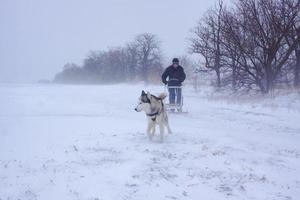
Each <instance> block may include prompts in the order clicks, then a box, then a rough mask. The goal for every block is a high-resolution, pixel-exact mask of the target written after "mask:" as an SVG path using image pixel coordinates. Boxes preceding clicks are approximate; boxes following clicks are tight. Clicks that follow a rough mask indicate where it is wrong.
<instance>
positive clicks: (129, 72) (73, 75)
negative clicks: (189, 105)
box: [54, 33, 163, 84]
mask: <svg viewBox="0 0 300 200" xmlns="http://www.w3.org/2000/svg"><path fill="white" fill-rule="evenodd" d="M162 58H163V56H162V52H161V43H160V41H159V39H158V37H157V36H156V35H153V34H150V33H144V34H141V35H138V36H137V37H136V38H135V40H134V41H132V42H130V43H128V44H127V45H126V46H124V47H115V48H110V49H108V50H106V51H91V52H90V53H89V54H88V56H87V57H86V58H85V59H84V61H83V65H82V66H79V65H77V64H75V63H67V64H66V65H65V66H64V68H63V71H62V72H60V73H58V74H56V76H55V78H54V82H57V83H90V84H101V83H118V82H129V81H145V82H149V81H151V82H158V81H159V80H160V76H161V73H162V71H163V63H162Z"/></svg>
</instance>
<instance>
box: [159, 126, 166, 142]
mask: <svg viewBox="0 0 300 200" xmlns="http://www.w3.org/2000/svg"><path fill="white" fill-rule="evenodd" d="M159 131H160V142H164V134H165V133H164V132H165V126H164V124H163V123H160V124H159Z"/></svg>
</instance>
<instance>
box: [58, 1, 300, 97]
mask: <svg viewBox="0 0 300 200" xmlns="http://www.w3.org/2000/svg"><path fill="white" fill-rule="evenodd" d="M188 53H190V54H195V55H198V56H199V57H198V58H199V62H198V63H197V65H196V64H195V63H194V62H192V61H191V60H190V59H188V58H187V57H186V58H187V59H183V60H181V61H185V62H181V64H182V65H183V67H184V68H185V69H186V70H187V71H188V78H187V81H189V80H191V77H192V75H193V77H194V78H195V77H196V78H195V80H198V78H197V76H198V75H199V74H203V77H204V76H205V77H213V79H212V83H213V84H214V85H215V86H216V87H217V88H220V89H228V88H229V89H232V90H233V91H249V90H258V91H261V92H262V93H264V94H266V93H269V92H271V91H273V90H274V89H275V88H278V87H293V86H294V87H296V88H299V87H300V1H299V0H237V1H236V2H235V4H232V6H230V7H229V8H227V7H226V6H225V5H224V3H223V1H222V0H218V4H217V5H216V6H215V7H214V8H212V9H210V10H209V11H208V12H207V13H205V15H204V16H203V17H202V18H201V20H200V21H199V23H198V24H197V26H196V27H195V28H194V29H192V31H191V37H190V44H189V51H188ZM162 58H163V55H162V52H161V45H160V41H159V39H158V38H157V36H155V35H153V34H150V33H145V34H141V35H138V36H137V37H136V38H135V39H134V41H132V42H130V43H129V44H127V45H125V46H124V47H118V48H111V49H109V50H107V51H93V52H90V54H89V55H88V56H87V57H86V58H85V59H84V62H83V65H82V66H78V65H76V64H73V63H69V64H66V65H65V66H64V69H63V71H62V72H61V73H59V74H57V75H56V76H55V79H54V81H55V82H62V83H112V82H124V81H145V82H150V81H151V82H157V81H159V80H160V75H161V73H162V71H163V59H162ZM212 74H214V76H211V75H212ZM197 82H198V81H195V83H196V84H197Z"/></svg>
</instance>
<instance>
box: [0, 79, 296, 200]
mask: <svg viewBox="0 0 300 200" xmlns="http://www.w3.org/2000/svg"><path fill="white" fill-rule="evenodd" d="M142 89H146V90H147V89H148V90H150V91H152V92H154V93H158V92H160V91H161V90H162V89H161V88H159V87H154V86H153V87H148V88H145V87H144V86H143V85H136V86H133V85H131V86H128V85H114V86H67V85H4V84H2V85H0V199H1V200H8V199H9V200H14V199H21V200H34V199H41V200H53V199H63V200H68V199H80V200H85V199H87V200H102V199H103V200H117V199H135V200H140V199H143V200H147V199H149V200H153V199H159V200H161V199H171V200H172V199H175V200H176V199H203V200H219V199H236V200H242V199H257V200H281V199H282V200H283V199H286V200H288V199H295V200H297V199H299V196H300V145H299V144H300V123H299V122H300V120H299V119H300V112H299V110H298V108H300V100H299V99H300V98H299V96H297V95H296V96H295V99H293V105H295V109H293V107H291V106H289V107H284V106H280V104H282V105H287V104H289V103H290V102H291V101H292V100H291V99H289V98H281V99H280V100H279V101H277V103H278V105H277V106H275V107H274V106H270V107H268V106H267V105H268V104H267V103H266V101H264V103H262V104H259V103H255V104H253V103H245V102H244V103H242V104H239V103H236V102H235V103H234V104H230V103H228V101H222V100H212V99H211V98H207V97H205V95H204V93H199V94H195V93H194V92H192V89H189V90H187V91H186V93H185V102H186V104H187V105H188V108H189V112H190V113H189V114H188V115H184V116H180V115H170V124H171V128H172V129H173V132H174V133H173V134H172V135H168V136H167V138H166V140H165V143H163V144H161V143H159V137H158V136H157V135H156V137H155V138H154V141H153V142H149V141H148V139H147V137H146V134H145V128H146V119H145V116H144V114H142V113H136V112H134V110H133V109H134V107H135V106H136V103H137V98H138V95H139V94H140V91H141V90H142ZM270 104H272V105H273V104H274V102H272V103H270Z"/></svg>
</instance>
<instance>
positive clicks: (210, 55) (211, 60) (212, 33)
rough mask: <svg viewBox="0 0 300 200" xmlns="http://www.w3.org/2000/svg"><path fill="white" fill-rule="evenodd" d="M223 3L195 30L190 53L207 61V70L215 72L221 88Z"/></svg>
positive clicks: (210, 12)
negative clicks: (198, 55)
mask: <svg viewBox="0 0 300 200" xmlns="http://www.w3.org/2000/svg"><path fill="white" fill-rule="evenodd" d="M222 13H223V1H222V0H219V4H218V6H217V7H215V9H212V10H210V11H209V12H208V13H207V15H206V16H205V17H204V19H203V20H202V21H200V22H199V23H198V25H197V26H196V27H195V28H194V29H193V31H192V33H193V37H192V38H191V39H190V42H191V45H190V52H191V53H195V54H200V55H201V56H202V57H203V58H204V60H205V62H204V63H205V66H206V68H208V69H210V70H213V71H215V73H216V77H217V86H218V87H221V68H222V67H223V64H224V63H222V49H221V40H222V38H221V29H222V20H221V17H222Z"/></svg>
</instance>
